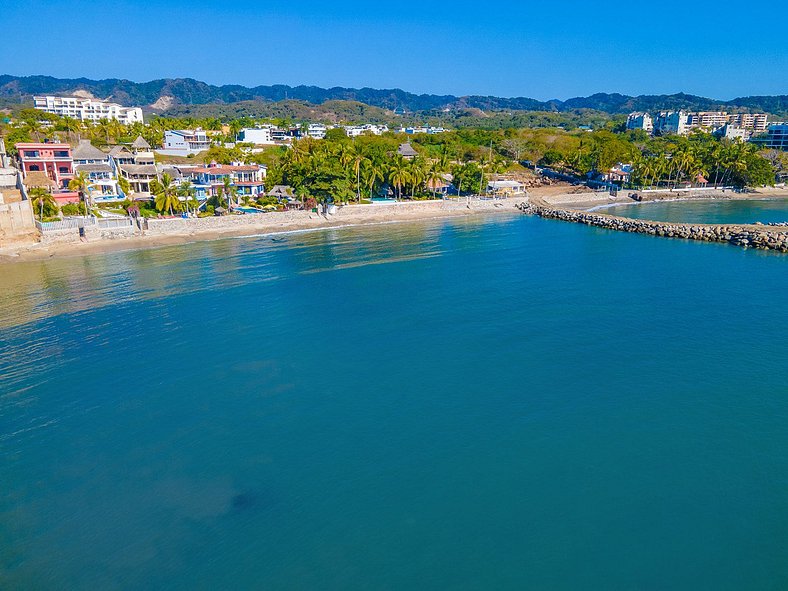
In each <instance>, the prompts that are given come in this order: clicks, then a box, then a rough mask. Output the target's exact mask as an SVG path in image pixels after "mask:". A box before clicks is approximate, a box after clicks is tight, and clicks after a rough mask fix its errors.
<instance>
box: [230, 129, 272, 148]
mask: <svg viewBox="0 0 788 591" xmlns="http://www.w3.org/2000/svg"><path fill="white" fill-rule="evenodd" d="M272 128H273V127H272V126H271V125H265V126H262V127H245V128H244V129H242V130H240V131H239V132H238V135H237V136H236V140H237V141H238V142H239V143H243V144H255V145H256V146H265V145H268V144H273V143H274V138H273V135H272V134H271V129H272Z"/></svg>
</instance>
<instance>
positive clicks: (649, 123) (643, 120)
mask: <svg viewBox="0 0 788 591" xmlns="http://www.w3.org/2000/svg"><path fill="white" fill-rule="evenodd" d="M627 129H642V130H643V131H645V132H647V133H651V132H653V131H654V120H653V119H652V118H651V115H649V114H648V113H630V114H629V117H627Z"/></svg>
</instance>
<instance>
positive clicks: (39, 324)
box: [0, 216, 788, 591]
mask: <svg viewBox="0 0 788 591" xmlns="http://www.w3.org/2000/svg"><path fill="white" fill-rule="evenodd" d="M787 270H788V257H786V256H785V255H780V254H774V253H768V252H759V251H754V250H745V249H739V248H734V247H731V246H727V245H724V244H712V243H700V242H687V241H679V240H667V239H659V238H654V237H649V236H642V235H636V234H626V233H616V232H609V231H605V230H601V229H595V228H591V227H588V226H582V225H574V224H567V223H562V222H557V221H551V220H543V219H539V218H533V217H525V216H512V217H505V216H501V217H487V218H474V219H471V218H468V219H455V220H450V221H445V222H428V223H413V224H389V225H385V226H380V227H367V228H355V229H354V228H346V229H336V230H329V231H321V232H312V233H300V234H291V235H288V236H287V237H286V238H285V239H284V240H281V241H276V242H275V241H273V240H271V239H270V238H267V237H259V238H245V239H228V240H218V241H214V242H201V243H195V244H188V245H183V246H173V247H165V248H158V249H152V250H141V251H136V252H116V253H110V254H101V255H93V256H86V257H80V258H63V259H52V260H48V261H41V262H29V263H21V264H15V265H5V266H1V267H0V287H1V288H2V289H0V483H2V487H0V588H2V589H58V590H60V589H90V590H94V589H102V590H108V589H134V590H136V589H176V590H179V589H189V590H191V589H270V590H280V589H283V590H284V589H321V590H343V591H347V590H354V589H359V590H360V589H392V590H393V589H430V590H431V589H435V590H444V589H462V590H464V589H468V590H471V589H473V590H475V589H512V590H514V589H518V590H519V589H567V590H569V589H571V590H578V589H606V590H631V589H646V590H657V589H688V590H689V589H692V590H696V589H714V590H741V589H784V588H786V587H788V560H787V559H786V552H788V533H786V532H788V454H786V452H785V450H786V449H788V427H787V425H788V347H786V345H785V335H786V331H788V307H786V305H785V294H786V293H787V292H788V272H786V271H787Z"/></svg>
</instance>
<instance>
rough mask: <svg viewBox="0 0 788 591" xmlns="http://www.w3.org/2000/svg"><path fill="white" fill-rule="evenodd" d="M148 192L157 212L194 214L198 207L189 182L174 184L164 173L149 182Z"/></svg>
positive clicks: (169, 176)
mask: <svg viewBox="0 0 788 591" xmlns="http://www.w3.org/2000/svg"><path fill="white" fill-rule="evenodd" d="M228 182H229V179H227V180H226V181H225V184H227V183H228ZM150 192H151V193H152V194H153V204H154V207H155V208H156V211H159V212H166V213H169V214H170V215H175V214H176V213H179V212H186V213H191V212H196V211H197V208H198V207H199V203H198V201H197V199H196V198H195V191H194V186H193V185H192V184H191V182H189V181H182V182H181V183H176V182H175V179H173V178H172V176H171V175H169V174H168V173H166V172H165V173H163V174H162V175H161V177H159V178H158V179H154V180H152V181H151V183H150Z"/></svg>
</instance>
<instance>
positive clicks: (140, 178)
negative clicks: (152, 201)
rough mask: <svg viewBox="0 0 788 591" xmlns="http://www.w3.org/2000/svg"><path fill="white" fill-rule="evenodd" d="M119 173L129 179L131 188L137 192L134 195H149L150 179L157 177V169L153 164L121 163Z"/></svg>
mask: <svg viewBox="0 0 788 591" xmlns="http://www.w3.org/2000/svg"><path fill="white" fill-rule="evenodd" d="M119 169H120V174H121V176H123V178H125V179H126V180H127V181H129V185H131V190H132V191H134V193H139V194H141V195H137V196H136V197H149V196H150V184H151V181H153V180H154V179H156V178H158V171H157V170H156V166H154V165H153V164H122V165H121V166H119Z"/></svg>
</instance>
